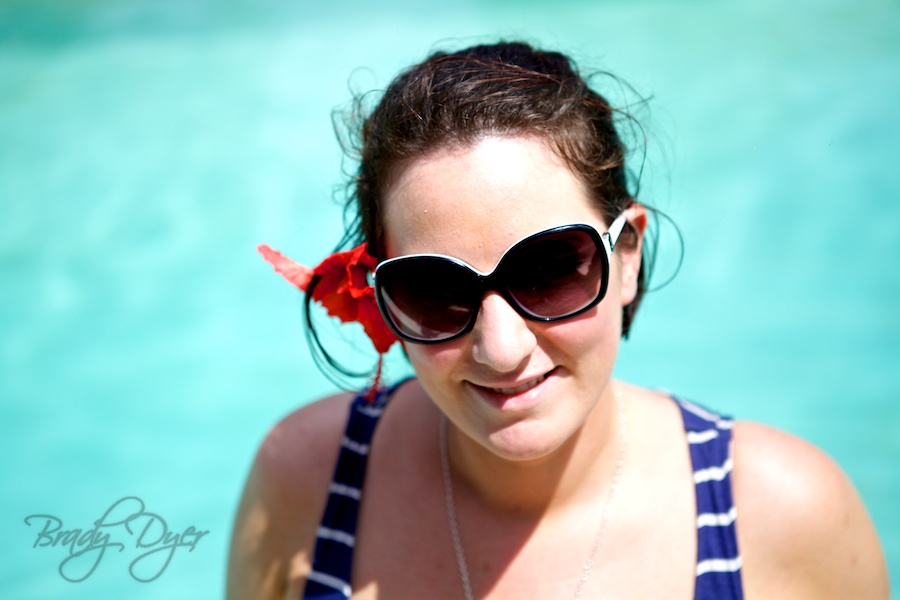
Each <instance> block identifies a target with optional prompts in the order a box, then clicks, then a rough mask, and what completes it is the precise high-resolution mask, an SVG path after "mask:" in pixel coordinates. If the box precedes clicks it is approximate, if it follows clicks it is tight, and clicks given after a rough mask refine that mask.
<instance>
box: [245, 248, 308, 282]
mask: <svg viewBox="0 0 900 600" xmlns="http://www.w3.org/2000/svg"><path fill="white" fill-rule="evenodd" d="M256 250H257V251H258V252H259V253H260V254H262V256H263V258H264V259H265V260H266V262H268V263H269V264H271V265H272V266H273V267H275V272H276V273H280V274H281V276H282V277H284V278H285V279H287V280H288V282H289V283H292V284H293V285H295V286H297V287H298V288H300V289H301V290H303V291H304V292H305V291H306V288H308V287H309V282H310V281H311V280H312V276H313V270H312V269H310V268H309V267H306V266H304V265H301V264H300V263H298V262H294V261H293V260H291V259H290V258H288V257H287V256H285V255H283V254H282V253H281V252H279V251H277V250H273V249H272V248H270V247H269V246H267V245H265V244H260V245H259V246H257V247H256Z"/></svg>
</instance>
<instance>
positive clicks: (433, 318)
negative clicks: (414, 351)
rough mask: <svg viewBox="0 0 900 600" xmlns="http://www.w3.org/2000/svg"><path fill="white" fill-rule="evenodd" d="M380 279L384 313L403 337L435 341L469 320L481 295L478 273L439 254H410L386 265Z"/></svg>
mask: <svg viewBox="0 0 900 600" xmlns="http://www.w3.org/2000/svg"><path fill="white" fill-rule="evenodd" d="M376 279H377V283H378V288H379V295H380V299H381V304H382V310H383V311H384V312H385V313H386V314H385V316H386V317H387V318H388V319H389V320H390V321H391V323H392V324H393V326H394V327H395V328H396V329H397V330H398V331H399V333H401V334H402V336H403V337H405V338H407V339H409V340H412V341H421V342H435V341H440V340H445V339H449V338H450V337H453V336H454V335H456V334H458V333H460V332H461V331H463V330H464V329H465V328H466V327H467V325H468V324H469V320H470V319H471V318H472V314H473V313H474V311H475V308H476V307H477V305H478V303H479V301H480V298H477V296H478V290H477V281H475V276H474V274H473V273H471V272H470V271H469V270H468V269H466V268H465V267H463V266H462V265H458V264H456V263H454V262H452V261H449V260H447V259H443V258H438V257H411V258H409V259H405V260H399V261H396V262H392V263H389V264H386V265H384V267H383V268H381V269H379V270H378V273H377V278H376Z"/></svg>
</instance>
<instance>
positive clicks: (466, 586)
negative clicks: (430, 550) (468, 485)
mask: <svg viewBox="0 0 900 600" xmlns="http://www.w3.org/2000/svg"><path fill="white" fill-rule="evenodd" d="M615 397H616V410H617V411H618V413H619V453H618V456H617V457H616V468H615V471H613V476H612V479H611V480H610V483H609V496H608V497H607V499H606V504H605V505H604V506H603V512H602V513H601V515H600V530H599V531H598V532H597V537H595V538H594V544H593V546H591V553H590V555H589V556H588V559H587V562H586V563H584V568H583V569H582V571H581V577H580V578H579V580H578V587H577V588H576V589H575V600H578V599H579V598H581V594H582V593H583V592H584V586H585V584H586V583H587V581H588V579H590V577H591V572H592V571H593V570H594V562H595V560H596V558H597V552H599V550H600V546H602V545H603V540H604V538H605V537H606V530H607V528H608V527H609V518H610V514H611V513H612V504H613V497H615V495H616V490H617V489H618V487H619V483H620V482H621V480H622V468H623V467H624V466H625V454H626V452H627V450H628V419H627V417H626V416H625V403H624V402H623V400H622V391H621V390H619V389H618V388H616V390H615ZM440 446H441V471H442V472H443V475H444V499H445V500H446V503H447V523H448V525H449V526H450V539H452V540H453V550H454V552H455V553H456V566H457V568H458V569H459V579H460V581H461V582H462V587H463V594H464V595H465V597H466V600H475V596H474V595H473V594H472V583H471V581H470V580H469V568H468V566H467V565H466V555H465V554H464V553H463V548H462V542H461V541H460V538H459V525H458V523H457V520H456V503H455V502H454V500H453V478H452V477H451V476H450V454H449V452H448V451H447V417H446V416H444V417H442V418H441V427H440Z"/></svg>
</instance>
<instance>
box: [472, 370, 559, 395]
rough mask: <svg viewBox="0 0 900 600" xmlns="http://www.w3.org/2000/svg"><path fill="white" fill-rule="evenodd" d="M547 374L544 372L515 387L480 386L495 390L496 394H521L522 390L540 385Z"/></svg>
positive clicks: (525, 390)
mask: <svg viewBox="0 0 900 600" xmlns="http://www.w3.org/2000/svg"><path fill="white" fill-rule="evenodd" d="M548 375H550V373H549V372H548V373H544V374H543V375H541V376H540V377H536V378H534V379H532V380H531V381H526V382H525V383H522V384H519V385H517V386H515V387H489V386H482V387H484V389H486V390H490V391H491V392H495V393H497V394H504V395H506V396H514V395H515V394H521V393H523V392H527V391H528V390H530V389H531V388H533V387H535V386H538V385H540V384H541V383H543V382H544V380H545V379H547V376H548Z"/></svg>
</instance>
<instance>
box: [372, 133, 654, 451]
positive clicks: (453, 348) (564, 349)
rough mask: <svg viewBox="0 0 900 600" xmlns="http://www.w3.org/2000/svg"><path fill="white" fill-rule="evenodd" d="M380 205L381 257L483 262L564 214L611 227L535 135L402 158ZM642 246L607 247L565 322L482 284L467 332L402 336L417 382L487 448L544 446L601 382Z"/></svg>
mask: <svg viewBox="0 0 900 600" xmlns="http://www.w3.org/2000/svg"><path fill="white" fill-rule="evenodd" d="M384 206H385V209H384V227H385V246H386V251H387V256H388V257H394V256H401V255H405V254H414V253H437V254H445V255H449V256H454V257H456V258H459V259H461V260H463V261H465V262H467V263H468V264H470V265H472V266H473V267H474V268H476V269H478V270H479V271H482V272H489V271H491V270H493V268H494V267H495V266H496V264H497V262H498V261H499V260H500V257H501V256H502V255H503V253H504V251H506V250H507V249H508V248H509V247H510V246H511V245H512V244H514V243H515V242H517V241H518V240H520V239H522V238H523V237H525V236H527V235H529V234H532V233H535V232H538V231H541V230H544V229H548V228H550V227H554V226H557V225H566V224H570V223H589V224H591V225H593V226H595V227H596V228H597V230H598V231H600V232H604V231H606V229H607V226H608V223H605V222H604V221H603V219H602V217H601V216H600V215H599V214H598V211H597V210H596V209H595V208H594V207H593V206H592V204H591V203H590V201H589V199H588V194H587V191H586V189H585V187H584V185H583V183H582V182H581V180H580V179H579V178H577V177H576V176H575V175H574V174H573V173H572V172H571V171H570V170H569V169H568V167H567V166H566V165H565V163H564V162H563V161H562V160H561V159H560V158H558V157H557V155H556V154H555V153H553V152H552V151H551V150H550V149H549V148H548V147H547V146H546V145H545V144H544V143H543V142H542V141H541V140H540V139H539V138H535V137H490V138H486V139H483V140H481V141H478V142H476V143H475V144H473V145H471V146H466V147H463V148H452V149H442V150H438V151H435V152H433V153H430V154H428V155H426V156H424V157H422V158H418V159H415V160H411V161H408V162H406V163H405V164H402V165H400V167H399V168H398V169H397V171H396V172H395V173H394V177H393V179H392V180H391V185H390V186H389V187H388V189H387V192H386V194H385V204H384ZM639 256H640V254H639V252H636V253H632V254H631V255H629V256H625V257H624V258H623V257H622V256H620V255H619V254H613V260H612V261H610V281H609V287H608V290H607V293H606V297H605V298H604V299H603V301H602V302H601V303H600V304H599V305H597V306H596V307H595V308H593V309H591V310H589V311H587V312H586V313H583V314H581V315H578V316H576V317H573V318H570V319H565V320H562V321H557V322H553V323H541V322H535V321H530V320H526V319H524V318H522V317H521V316H520V315H519V314H518V313H516V311H515V310H513V308H512V307H511V306H509V304H507V302H506V301H505V300H504V299H503V297H502V296H500V295H499V294H497V293H496V292H489V293H488V294H486V295H485V296H484V298H483V299H482V304H481V308H480V311H479V313H478V318H477V321H476V323H475V326H474V328H473V330H472V331H471V332H470V333H469V334H468V335H465V336H463V337H462V338H460V339H457V340H454V341H450V342H445V343H441V344H434V345H421V344H410V343H407V344H406V346H405V347H406V351H407V353H408V355H409V359H410V361H411V362H412V365H413V367H414V368H415V370H416V374H417V375H418V378H419V381H420V382H421V384H422V386H423V387H424V389H425V391H426V392H427V393H428V394H429V395H430V396H431V398H432V400H433V401H434V402H435V403H436V404H437V406H438V407H439V408H440V409H441V410H442V411H443V412H444V413H445V414H446V415H447V417H448V418H449V419H450V420H451V421H452V422H453V423H454V425H455V426H456V427H458V428H459V429H461V430H462V431H464V432H465V433H466V434H467V435H468V436H469V437H470V438H472V439H473V440H475V441H476V442H478V443H479V444H480V445H481V446H483V447H484V448H487V449H488V450H490V451H491V452H492V453H494V454H495V455H497V456H500V457H504V458H507V459H510V460H529V459H536V458H540V457H543V456H546V455H548V454H549V453H551V452H552V451H553V450H555V449H557V448H559V447H560V446H561V445H562V444H563V443H564V442H565V441H566V440H568V439H569V438H570V437H571V436H572V435H573V434H574V433H575V432H576V431H578V430H579V429H580V428H581V426H582V425H583V424H584V423H585V422H586V420H587V418H588V416H589V415H590V414H591V411H592V409H593V408H594V406H595V405H597V403H598V401H599V400H600V398H601V396H603V394H604V393H605V392H606V388H607V384H608V382H609V379H610V375H611V373H612V368H613V364H614V362H615V358H616V353H617V351H618V345H619V338H620V331H621V313H622V306H623V304H627V303H628V302H630V301H631V300H632V299H633V297H634V294H635V289H636V288H635V282H636V276H637V268H638V266H639V263H638V261H639Z"/></svg>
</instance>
